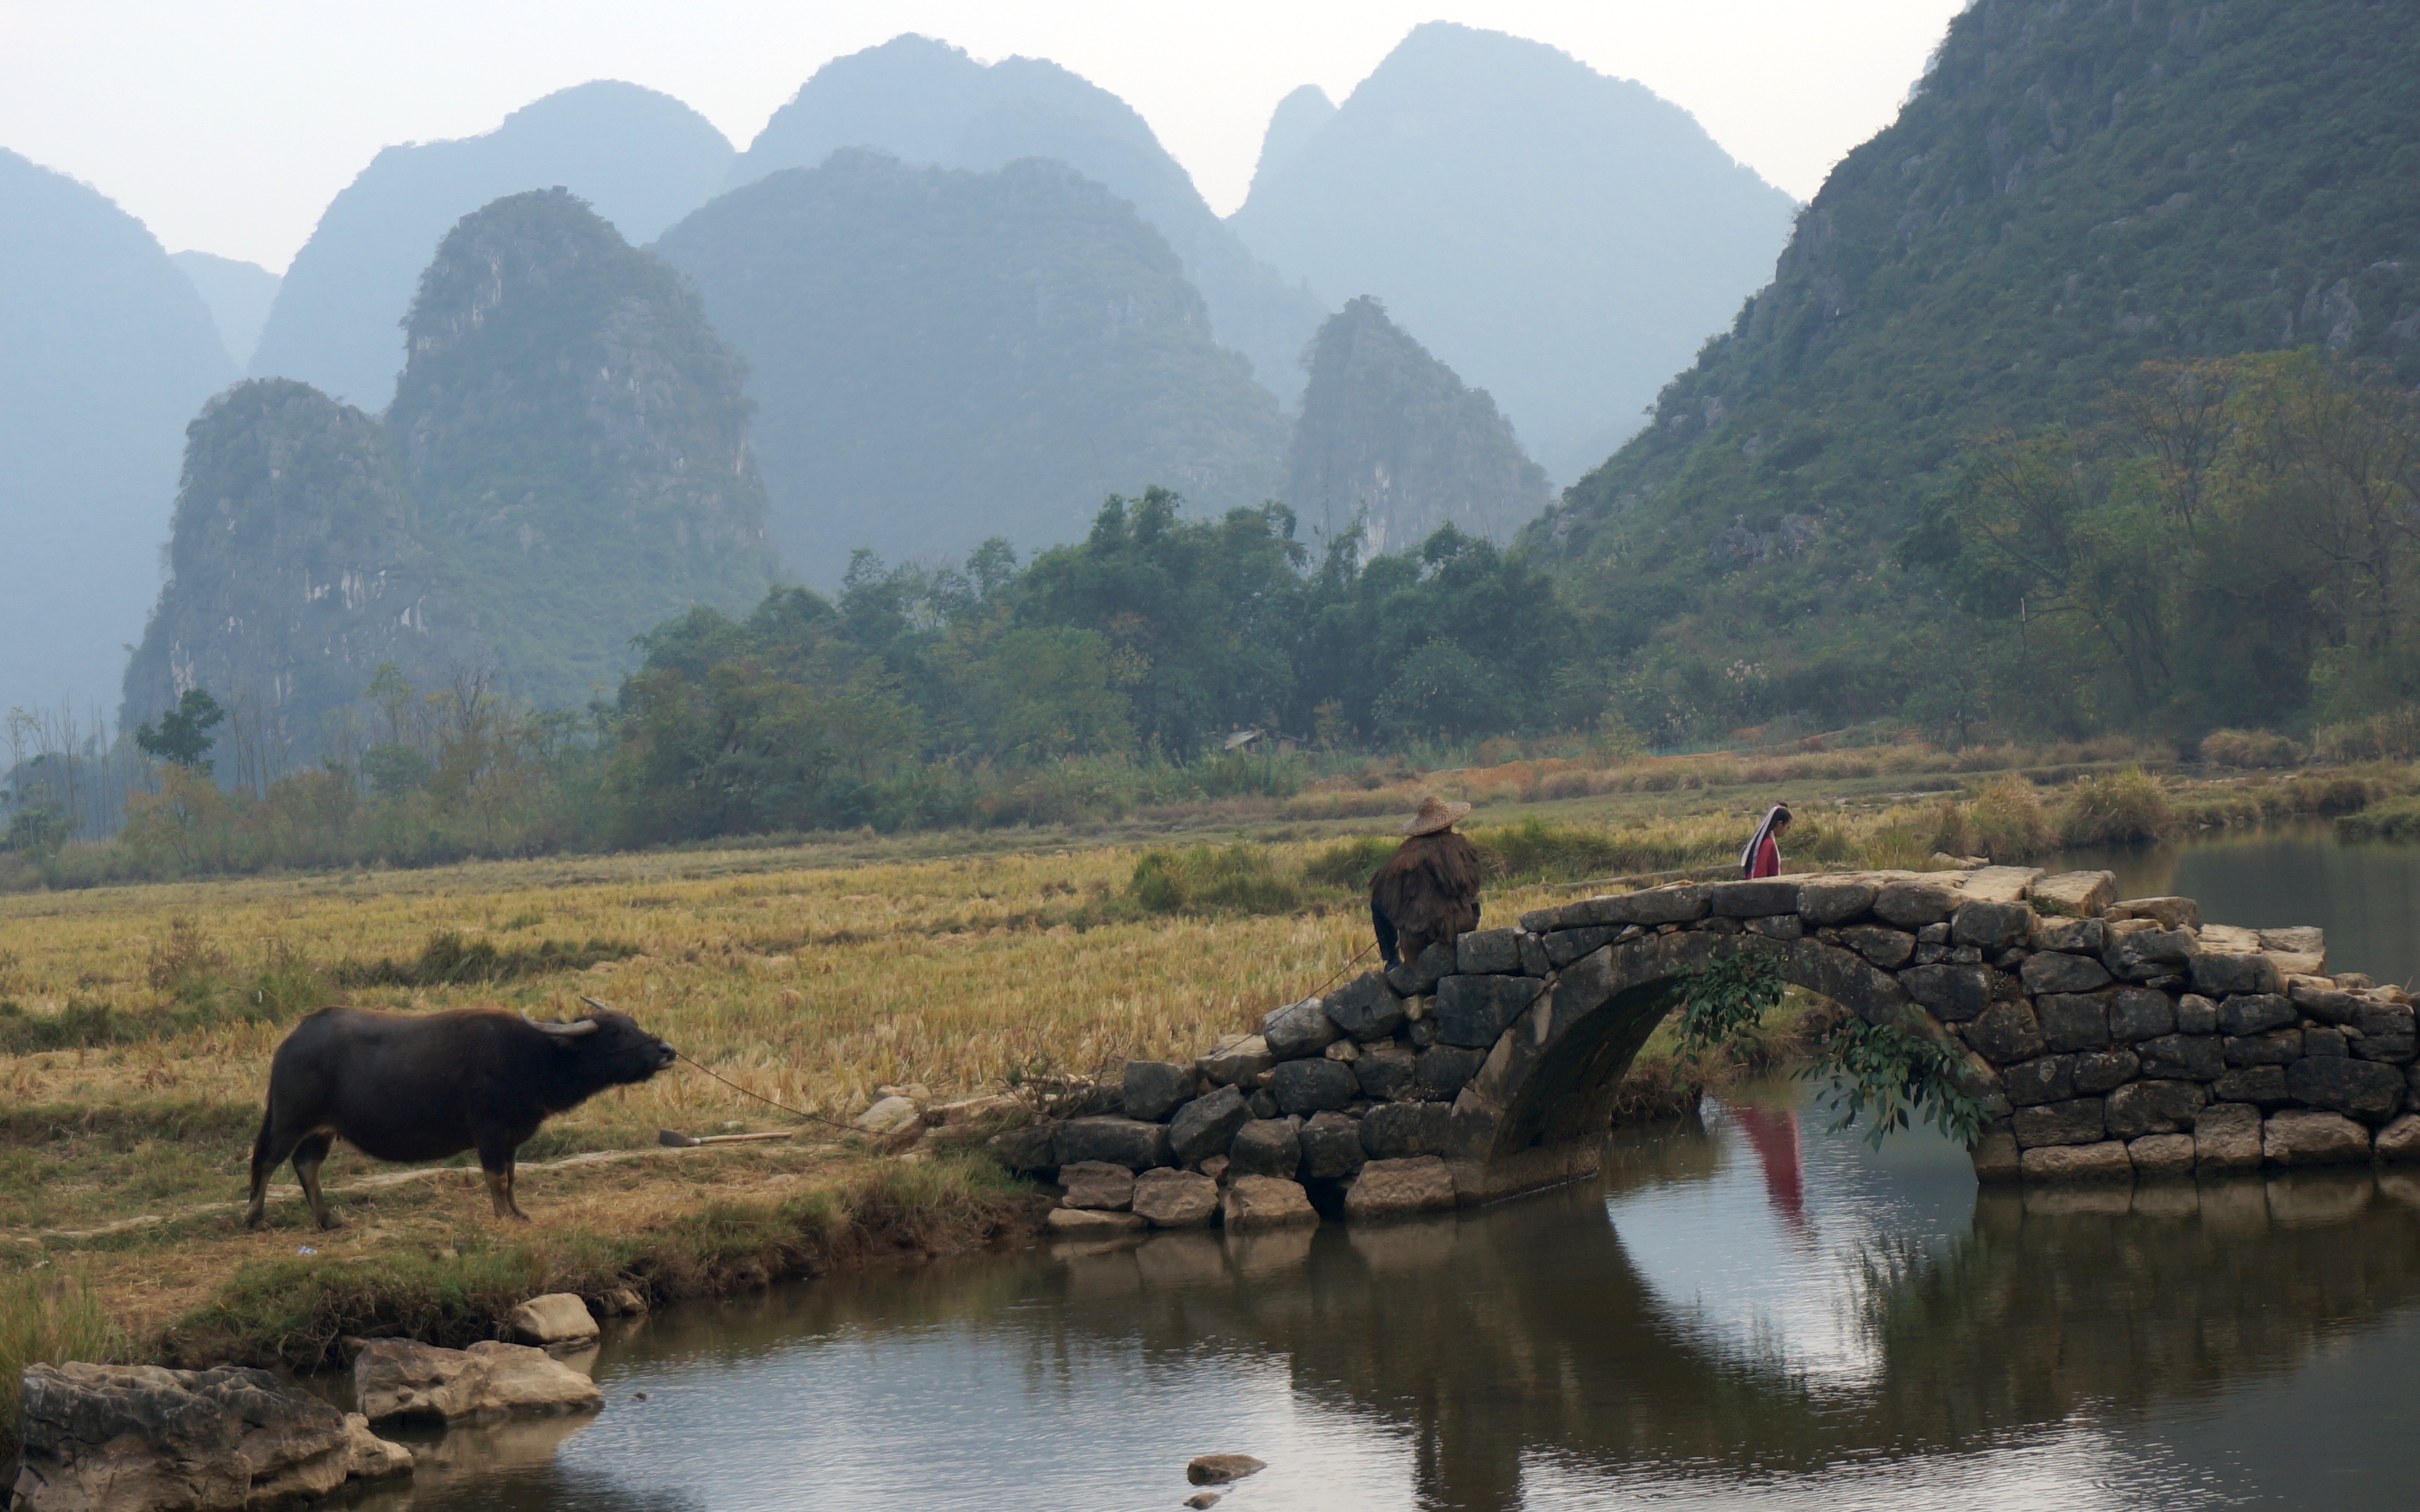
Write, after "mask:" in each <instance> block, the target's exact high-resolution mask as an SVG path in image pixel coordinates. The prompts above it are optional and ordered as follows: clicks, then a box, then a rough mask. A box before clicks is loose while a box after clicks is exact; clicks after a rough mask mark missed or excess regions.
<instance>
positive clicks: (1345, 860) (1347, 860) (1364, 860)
mask: <svg viewBox="0 0 2420 1512" xmlns="http://www.w3.org/2000/svg"><path fill="white" fill-rule="evenodd" d="M1402 843H1403V842H1402V841H1398V840H1395V839H1393V838H1391V837H1389V836H1386V835H1361V836H1357V837H1356V838H1355V839H1352V840H1340V841H1337V842H1336V843H1334V844H1333V845H1329V846H1326V847H1325V848H1323V849H1322V850H1321V851H1320V852H1319V853H1318V854H1317V855H1315V856H1312V857H1311V859H1310V860H1308V861H1305V862H1304V863H1303V866H1302V874H1303V877H1304V879H1305V880H1307V881H1309V882H1311V883H1314V884H1316V885H1318V886H1320V887H1343V888H1345V889H1347V890H1348V891H1352V892H1366V891H1368V890H1369V887H1370V879H1371V878H1372V877H1373V876H1375V875H1377V874H1378V869H1379V868H1380V867H1382V866H1384V865H1386V864H1387V857H1388V856H1392V855H1394V854H1395V847H1396V846H1398V845H1400V844H1402Z"/></svg>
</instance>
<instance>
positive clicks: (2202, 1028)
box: [2177, 993, 2218, 1034]
mask: <svg viewBox="0 0 2420 1512" xmlns="http://www.w3.org/2000/svg"><path fill="white" fill-rule="evenodd" d="M2177 1032H2178V1033H2179V1034H2216V1033H2217V1032H2218V1004H2217V1002H2216V1001H2215V1000H2213V999H2211V998H2208V997H2204V996H2202V995H2200V994H2198V993H2186V994H2185V995H2182V996H2181V997H2179V998H2178V999H2177Z"/></svg>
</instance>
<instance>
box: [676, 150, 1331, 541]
mask: <svg viewBox="0 0 2420 1512" xmlns="http://www.w3.org/2000/svg"><path fill="white" fill-rule="evenodd" d="M658 250H659V251H660V252H661V253H662V255H664V256H665V257H666V258H668V259H669V260H670V261H671V262H672V263H673V264H674V266H675V267H677V268H679V269H680V270H682V271H683V272H684V273H686V274H688V275H689V276H690V278H691V279H693V280H694V281H695V283H696V286H697V288H698V291H699V292H700V293H701V294H702V295H703V296H704V297H705V301H706V312H707V314H708V315H709V316H711V317H712V318H713V321H714V324H715V327H716V329H718V330H720V331H721V332H724V334H725V335H726V336H727V337H728V339H729V340H730V341H731V343H732V345H733V346H735V347H737V348H738V349H739V352H740V354H741V355H742V356H744V357H745V358H747V360H748V362H749V364H750V368H751V370H752V373H751V378H750V380H749V390H748V392H749V394H750V397H752V399H754V400H755V402H756V405H757V407H758V410H757V419H756V423H755V429H754V437H755V446H756V453H757V456H758V459H759V461H760V462H761V464H762V465H763V468H764V472H765V482H766V487H767V489H768V492H769V494H770V495H771V499H772V509H771V514H770V516H769V519H770V522H771V528H772V532H773V537H774V540H775V541H776V542H777V544H778V545H779V546H780V548H781V550H782V556H783V563H785V565H786V566H787V567H788V569H789V570H790V571H792V572H794V573H797V574H799V576H800V577H802V578H804V579H806V580H808V581H811V582H816V583H822V584H831V583H835V582H837V581H838V580H839V578H840V576H841V572H842V569H843V568H844V567H845V565H846V563H847V562H848V560H849V556H850V553H851V552H852V551H854V550H855V549H857V548H861V547H863V548H872V549H874V550H875V551H876V552H878V553H880V554H882V555H884V556H887V557H892V558H894V559H895V558H904V557H914V558H918V559H925V560H929V559H931V558H932V557H935V556H957V555H962V554H963V553H965V552H967V551H970V550H971V549H973V548H974V547H976V546H977V545H978V544H980V543H981V542H982V541H984V540H985V538H986V537H989V536H994V535H999V536H1004V537H1006V538H1007V539H1008V540H1009V541H1011V542H1012V543H1013V544H1014V545H1016V547H1017V548H1020V549H1030V548H1034V547H1037V546H1047V545H1052V544H1056V543H1058V542H1062V541H1067V540H1071V539H1074V538H1076V537H1078V536H1079V535H1081V534H1082V533H1083V532H1084V530H1085V528H1086V526H1087V524H1088V523H1089V521H1090V520H1091V517H1092V512H1093V510H1094V508H1095V507H1096V506H1097V504H1098V502H1099V501H1100V500H1101V499H1102V497H1104V496H1105V495H1107V494H1109V493H1110V492H1112V491H1115V490H1116V489H1118V488H1120V487H1122V486H1125V487H1131V486H1134V484H1133V482H1132V481H1130V480H1138V479H1139V480H1143V481H1146V482H1152V483H1157V484H1161V485H1165V486H1169V487H1172V488H1176V489H1178V490H1180V491H1182V492H1183V493H1185V494H1186V495H1187V497H1188V498H1190V499H1192V500H1194V501H1195V502H1196V503H1197V504H1198V505H1200V506H1202V507H1203V508H1206V509H1210V510H1214V511H1216V510H1223V509H1225V508H1227V507H1228V506H1230V505H1235V504H1249V503H1257V502H1258V501H1261V500H1262V499H1264V498H1265V497H1267V496H1268V495H1270V494H1271V493H1272V492H1274V491H1275V489H1276V488H1277V486H1278V485H1279V480H1280V469H1281V467H1282V465H1283V459H1284V455H1285V446H1286V435H1287V432H1286V424H1285V419H1284V417H1283V416H1282V415H1281V414H1280V413H1279V410H1278V406H1277V402H1276V400H1275V399H1274V398H1272V397H1271V396H1270V394H1269V393H1268V392H1267V391H1266V390H1265V389H1264V388H1262V387H1261V386H1260V385H1259V384H1257V383H1255V382H1253V381H1252V378H1251V376H1250V374H1249V371H1248V369H1247V364H1246V363H1245V362H1244V361H1243V360H1242V359H1241V358H1239V357H1237V356H1236V355H1235V354H1234V353H1233V352H1230V351H1228V350H1226V349H1225V348H1224V347H1220V346H1218V344H1217V343H1216V342H1215V341H1213V340H1212V338H1211V334H1210V329H1209V321H1208V318H1207V316H1206V315H1205V313H1204V311H1203V308H1202V297H1201V296H1200V295H1199V294H1197V293H1196V292H1195V291H1194V289H1193V287H1192V286H1191V285H1189V284H1187V282H1186V280H1185V276H1184V271H1183V269H1182V268H1181V267H1180V265H1179V263H1178V259H1177V257H1176V255H1175V254H1173V253H1172V252H1171V251H1170V250H1169V247H1168V243H1167V242H1166V241H1165V240H1164V239H1161V237H1160V236H1159V234H1158V233H1157V232H1156V231H1154V230H1153V229H1152V228H1151V227H1150V226H1148V225H1146V224H1143V222H1142V221H1141V220H1140V218H1139V217H1138V216H1137V215H1136V214H1135V212H1134V210H1133V208H1131V207H1130V206H1128V205H1127V204H1126V203H1125V201H1124V200H1121V199H1119V198H1118V197H1116V196H1115V195H1113V194H1111V193H1109V191H1107V190H1105V189H1103V188H1102V187H1101V186H1100V185H1098V184H1096V183H1094V182H1092V181H1090V180H1088V179H1086V178H1084V177H1081V176H1080V175H1078V173H1076V172H1075V171H1074V170H1073V169H1070V168H1068V167H1066V166H1065V165H1063V164H1061V163H1056V162H1041V161H1034V160H1027V161H1023V162H1013V163H1011V164H1009V165H1008V166H1007V167H1005V168H1002V169H1001V171H999V172H998V173H989V174H977V173H969V172H964V171H960V170H954V169H943V168H916V167H909V166H907V165H905V164H903V163H901V162H898V161H897V160H895V159H892V158H889V157H885V156H882V155H879V154H876V153H870V152H862V151H855V150H848V151H843V152H839V153H835V154H833V155H832V156H831V157H830V159H829V160H827V161H826V162H825V163H824V164H823V165H822V166H821V167H817V168H789V169H784V170H783V171H781V172H779V173H776V174H773V175H771V176H770V177H766V178H763V179H760V180H758V181H757V182H755V183H752V184H750V185H748V186H747V187H745V188H743V189H738V190H735V191H734V192H732V193H728V194H725V195H723V196H722V197H721V198H720V199H718V200H716V201H714V202H713V203H712V204H710V205H707V206H706V207H705V208H702V209H700V210H698V211H697V212H696V213H695V214H693V215H691V216H690V217H689V218H688V219H687V220H685V221H683V222H682V223H681V224H679V225H677V226H675V227H674V228H673V230H672V231H670V232H669V233H667V234H666V235H665V236H664V238H663V239H662V240H661V241H660V242H659V244H658Z"/></svg>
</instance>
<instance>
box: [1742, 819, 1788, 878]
mask: <svg viewBox="0 0 2420 1512" xmlns="http://www.w3.org/2000/svg"><path fill="white" fill-rule="evenodd" d="M1789 828H1790V810H1788V809H1786V808H1784V807H1782V806H1781V805H1780V804H1777V803H1776V804H1775V805H1774V806H1773V807H1772V808H1771V809H1769V810H1766V811H1765V815H1764V823H1763V824H1761V825H1757V826H1756V838H1755V839H1754V840H1752V841H1748V842H1747V849H1746V850H1744V851H1742V852H1740V875H1742V876H1744V877H1750V878H1754V877H1777V876H1779V875H1781V837H1782V835H1783V833H1784V832H1786V831H1787V830H1788V829H1789Z"/></svg>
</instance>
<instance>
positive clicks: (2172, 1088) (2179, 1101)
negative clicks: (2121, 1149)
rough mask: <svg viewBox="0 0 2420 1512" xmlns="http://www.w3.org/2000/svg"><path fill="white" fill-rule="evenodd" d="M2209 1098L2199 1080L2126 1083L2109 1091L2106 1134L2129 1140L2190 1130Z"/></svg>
mask: <svg viewBox="0 0 2420 1512" xmlns="http://www.w3.org/2000/svg"><path fill="white" fill-rule="evenodd" d="M2209 1100H2210V1099H2209V1094H2208V1093H2207V1092H2205V1091H2204V1090H2203V1089H2202V1086H2201V1084H2200V1083H2199V1082H2172V1081H2158V1082H2128V1083H2127V1084H2126V1085H2125V1086H2123V1087H2120V1088H2118V1089H2117V1090H2116V1091H2114V1092H2111V1093H2110V1094H2109V1097H2108V1100H2107V1103H2108V1107H2107V1114H2106V1117H2107V1120H2108V1129H2109V1133H2110V1134H2111V1135H2112V1136H2114V1137H2116V1138H2118V1139H2133V1138H2136V1137H2138V1136H2140V1135H2143V1134H2174V1133H2176V1132H2177V1131H2178V1130H2180V1129H2190V1128H2192V1127H2193V1126H2194V1119H2195V1117H2196V1116H2197V1115H2198V1114H2200V1112H2201V1110H2202V1104H2203V1103H2207V1102H2208V1101H2209Z"/></svg>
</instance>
